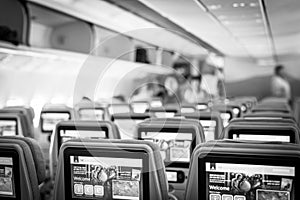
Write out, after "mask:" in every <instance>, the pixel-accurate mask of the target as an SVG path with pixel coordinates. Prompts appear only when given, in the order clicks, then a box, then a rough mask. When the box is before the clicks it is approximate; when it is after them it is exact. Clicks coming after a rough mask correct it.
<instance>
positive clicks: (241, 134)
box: [228, 129, 295, 143]
mask: <svg viewBox="0 0 300 200" xmlns="http://www.w3.org/2000/svg"><path fill="white" fill-rule="evenodd" d="M228 134H229V139H235V140H255V141H264V142H287V143H295V132H294V131H292V130H277V129H275V130H255V129H240V130H234V129H232V130H230V131H229V132H228Z"/></svg>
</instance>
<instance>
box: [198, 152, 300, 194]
mask: <svg viewBox="0 0 300 200" xmlns="http://www.w3.org/2000/svg"><path fill="white" fill-rule="evenodd" d="M291 158H292V156H291V157H287V156H280V155H277V156H258V155H251V156H250V155H240V156H237V155H231V154H226V155H218V154H208V155H206V156H205V157H202V158H201V157H198V199H206V197H207V196H208V195H209V193H206V191H207V188H206V187H205V186H206V170H205V163H206V162H213V163H229V164H251V165H268V166H283V167H285V166H286V167H295V177H294V178H295V179H294V180H295V184H297V183H298V182H297V175H298V174H299V173H300V159H299V158H297V157H295V158H296V159H297V161H298V162H297V161H292V160H291ZM296 186H297V185H295V186H294V188H295V194H294V198H293V199H291V200H295V199H297V197H299V196H300V190H298V191H297V189H296Z"/></svg>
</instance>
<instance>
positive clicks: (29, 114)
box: [2, 106, 35, 136]
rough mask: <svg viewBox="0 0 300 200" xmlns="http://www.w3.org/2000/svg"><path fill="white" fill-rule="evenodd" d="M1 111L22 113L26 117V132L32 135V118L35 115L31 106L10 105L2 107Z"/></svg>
mask: <svg viewBox="0 0 300 200" xmlns="http://www.w3.org/2000/svg"><path fill="white" fill-rule="evenodd" d="M2 111H7V112H16V113H19V112H20V113H22V114H23V115H24V116H25V119H26V126H28V132H29V133H30V134H32V136H33V134H34V126H33V119H34V117H35V114H34V110H33V108H32V107H26V106H10V107H5V108H3V109H2Z"/></svg>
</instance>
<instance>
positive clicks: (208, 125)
mask: <svg viewBox="0 0 300 200" xmlns="http://www.w3.org/2000/svg"><path fill="white" fill-rule="evenodd" d="M181 116H184V117H185V118H186V119H195V120H199V121H200V123H201V125H202V127H203V129H204V134H205V141H209V140H216V139H218V138H219V137H220V135H221V133H222V131H223V123H222V119H221V116H220V113H219V112H194V113H181Z"/></svg>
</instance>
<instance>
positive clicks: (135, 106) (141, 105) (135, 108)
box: [130, 101, 150, 113]
mask: <svg viewBox="0 0 300 200" xmlns="http://www.w3.org/2000/svg"><path fill="white" fill-rule="evenodd" d="M130 106H131V109H132V112H133V113H145V112H146V110H147V109H149V108H150V104H149V102H148V101H133V102H131V103H130Z"/></svg>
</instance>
